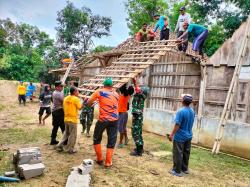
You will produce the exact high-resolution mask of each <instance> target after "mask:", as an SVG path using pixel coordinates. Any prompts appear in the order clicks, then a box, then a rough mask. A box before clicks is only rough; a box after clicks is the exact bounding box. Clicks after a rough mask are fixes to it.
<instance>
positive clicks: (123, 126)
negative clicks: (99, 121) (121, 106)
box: [118, 112, 128, 133]
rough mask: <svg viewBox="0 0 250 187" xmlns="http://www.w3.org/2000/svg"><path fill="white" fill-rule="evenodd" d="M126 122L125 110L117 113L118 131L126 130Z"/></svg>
mask: <svg viewBox="0 0 250 187" xmlns="http://www.w3.org/2000/svg"><path fill="white" fill-rule="evenodd" d="M127 122H128V113H127V112H121V113H119V119H118V129H119V132H120V133H125V132H127Z"/></svg>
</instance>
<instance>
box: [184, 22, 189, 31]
mask: <svg viewBox="0 0 250 187" xmlns="http://www.w3.org/2000/svg"><path fill="white" fill-rule="evenodd" d="M188 25H189V24H188V22H187V21H185V22H184V24H183V28H184V29H185V30H187V28H188Z"/></svg>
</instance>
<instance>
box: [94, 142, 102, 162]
mask: <svg viewBox="0 0 250 187" xmlns="http://www.w3.org/2000/svg"><path fill="white" fill-rule="evenodd" d="M94 149H95V154H96V163H97V164H98V165H102V164H103V159H102V146H101V144H96V145H94Z"/></svg>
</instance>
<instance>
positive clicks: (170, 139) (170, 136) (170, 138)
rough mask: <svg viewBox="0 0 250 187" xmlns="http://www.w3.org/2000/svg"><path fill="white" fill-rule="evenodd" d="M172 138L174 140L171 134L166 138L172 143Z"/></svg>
mask: <svg viewBox="0 0 250 187" xmlns="http://www.w3.org/2000/svg"><path fill="white" fill-rule="evenodd" d="M173 138H174V135H173V134H172V133H171V134H170V135H169V137H168V139H169V141H170V142H172V141H173Z"/></svg>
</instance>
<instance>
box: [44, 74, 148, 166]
mask: <svg viewBox="0 0 250 187" xmlns="http://www.w3.org/2000/svg"><path fill="white" fill-rule="evenodd" d="M112 86H113V81H112V79H109V78H108V79H105V80H104V82H103V88H102V89H98V90H97V91H96V92H94V93H93V94H92V95H91V96H90V98H87V97H83V96H79V92H78V89H77V87H75V86H74V85H71V87H70V88H69V95H67V96H66V97H64V94H63V85H62V84H61V82H60V81H57V82H55V91H54V92H53V93H52V94H51V92H50V89H49V87H45V88H44V92H43V93H42V94H41V96H40V97H41V98H40V99H41V101H44V100H48V101H49V100H52V101H53V104H52V105H53V106H52V125H53V129H52V134H51V145H56V149H57V150H58V151H63V150H64V151H66V152H68V153H70V154H72V153H75V152H76V141H77V124H78V120H79V117H78V112H79V110H82V112H81V115H80V116H81V117H80V121H82V120H83V118H84V117H82V115H84V113H86V112H87V113H88V112H89V110H91V111H92V110H93V107H94V104H95V103H97V102H98V105H99V118H98V121H97V122H96V125H95V129H94V134H93V145H94V150H95V152H96V157H97V159H96V162H97V163H98V164H99V165H102V164H103V163H104V161H103V157H102V147H101V141H102V135H103V132H104V131H106V132H107V136H108V137H107V139H108V142H107V150H106V159H105V166H106V167H110V166H112V156H113V152H114V148H115V145H116V140H117V134H118V132H120V137H121V138H120V144H119V146H120V148H121V147H122V146H121V144H122V142H123V138H125V144H127V142H128V136H127V130H126V123H127V120H128V114H127V111H128V108H129V99H130V97H131V95H132V94H133V93H134V90H135V92H136V93H135V95H134V99H133V101H132V115H133V120H132V136H133V139H134V141H135V144H136V148H135V149H134V150H133V151H132V152H131V155H132V156H141V155H142V153H143V140H142V120H143V116H142V113H143V108H144V101H145V99H146V95H147V91H146V89H145V88H140V87H139V86H138V85H137V84H136V81H135V80H134V86H135V89H134V88H133V86H129V87H128V88H127V86H126V85H124V86H123V87H122V88H121V89H120V90H119V94H118V93H117V92H116V90H115V89H113V87H112ZM49 95H51V96H49ZM42 97H43V98H42ZM44 97H46V99H44ZM81 99H82V102H81ZM45 103H48V102H46V101H45V102H44V104H45ZM45 107H46V106H43V107H42V108H40V110H46V109H45ZM39 113H40V112H39ZM46 113H47V111H46ZM41 114H42V113H41ZM45 117H46V116H45ZM39 119H40V118H39ZM43 120H44V119H43ZM92 121H93V115H92V116H90V117H89V119H88V120H87V121H85V122H84V123H87V125H86V126H83V131H84V130H85V129H86V128H87V136H88V137H89V136H90V135H89V130H90V125H91V124H90V123H92ZM59 128H60V129H61V131H62V132H63V137H62V139H61V141H60V142H59V141H57V140H56V136H57V131H58V129H59Z"/></svg>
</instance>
